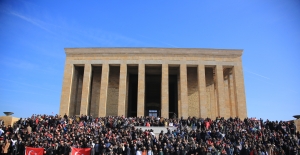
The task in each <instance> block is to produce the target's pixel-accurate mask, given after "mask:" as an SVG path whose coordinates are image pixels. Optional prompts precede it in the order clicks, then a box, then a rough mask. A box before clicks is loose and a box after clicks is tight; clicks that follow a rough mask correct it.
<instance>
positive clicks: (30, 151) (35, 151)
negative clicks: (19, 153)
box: [25, 147, 44, 155]
mask: <svg viewBox="0 0 300 155" xmlns="http://www.w3.org/2000/svg"><path fill="white" fill-rule="evenodd" d="M43 154H44V148H33V147H26V149H25V155H43Z"/></svg>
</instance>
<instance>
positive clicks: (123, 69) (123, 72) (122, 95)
mask: <svg viewBox="0 0 300 155" xmlns="http://www.w3.org/2000/svg"><path fill="white" fill-rule="evenodd" d="M126 84H127V64H125V63H123V64H121V66H120V83H119V101H118V116H124V117H125V104H126V92H127V91H126V90H127V89H126V88H127V86H126Z"/></svg>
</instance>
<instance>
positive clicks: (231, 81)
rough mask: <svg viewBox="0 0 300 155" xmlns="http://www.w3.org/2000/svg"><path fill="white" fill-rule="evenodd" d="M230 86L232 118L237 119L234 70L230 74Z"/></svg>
mask: <svg viewBox="0 0 300 155" xmlns="http://www.w3.org/2000/svg"><path fill="white" fill-rule="evenodd" d="M228 76H229V78H228V81H229V83H228V85H229V99H230V105H231V106H230V116H231V117H236V116H237V114H236V105H235V103H236V97H235V88H234V80H233V69H231V71H230V72H229V75H228Z"/></svg>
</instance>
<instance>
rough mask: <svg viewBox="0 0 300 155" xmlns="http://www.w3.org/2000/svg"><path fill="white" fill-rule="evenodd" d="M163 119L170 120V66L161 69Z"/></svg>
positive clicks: (164, 65)
mask: <svg viewBox="0 0 300 155" xmlns="http://www.w3.org/2000/svg"><path fill="white" fill-rule="evenodd" d="M161 117H163V118H169V65H168V64H162V69H161Z"/></svg>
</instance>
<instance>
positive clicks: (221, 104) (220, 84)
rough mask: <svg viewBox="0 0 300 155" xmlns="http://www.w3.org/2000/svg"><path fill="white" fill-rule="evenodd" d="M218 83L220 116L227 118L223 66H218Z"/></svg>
mask: <svg viewBox="0 0 300 155" xmlns="http://www.w3.org/2000/svg"><path fill="white" fill-rule="evenodd" d="M216 82H217V106H218V108H217V109H218V111H217V113H218V116H220V117H225V116H226V113H227V111H226V107H225V97H224V75H223V66H222V65H217V66H216Z"/></svg>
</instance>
